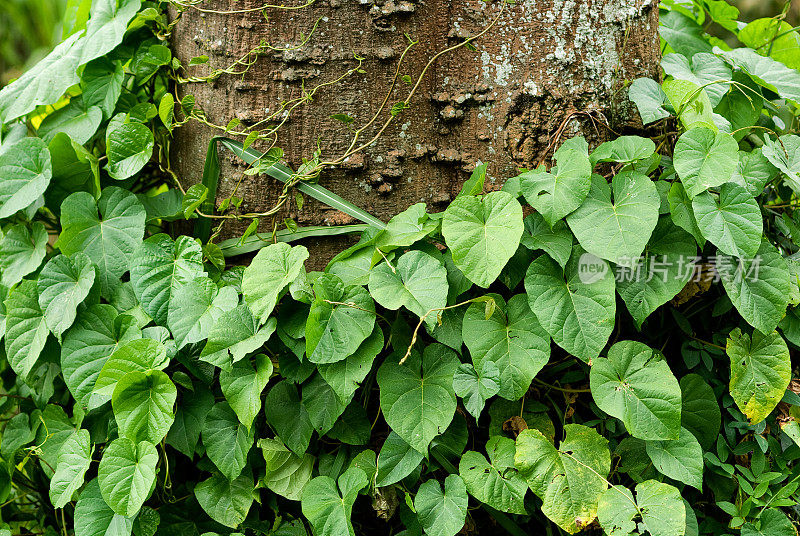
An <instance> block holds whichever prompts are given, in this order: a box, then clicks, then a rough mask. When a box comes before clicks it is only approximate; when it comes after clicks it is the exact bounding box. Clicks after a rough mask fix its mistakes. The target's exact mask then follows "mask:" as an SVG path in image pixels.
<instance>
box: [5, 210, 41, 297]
mask: <svg viewBox="0 0 800 536" xmlns="http://www.w3.org/2000/svg"><path fill="white" fill-rule="evenodd" d="M46 254H47V230H46V229H45V227H44V225H42V224H41V223H39V222H38V221H37V222H33V223H32V224H31V225H30V226H27V225H24V224H17V225H12V226H10V227H8V228H7V229H6V231H5V236H3V237H2V238H0V284H2V285H3V286H5V287H9V288H10V287H13V286H14V285H16V284H17V283H19V282H20V281H22V278H23V277H25V276H26V275H28V274H29V273H31V272H33V271H35V270H36V269H37V268H39V265H41V264H42V260H43V259H44V256H45V255H46Z"/></svg>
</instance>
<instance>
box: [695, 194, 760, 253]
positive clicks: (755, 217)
mask: <svg viewBox="0 0 800 536" xmlns="http://www.w3.org/2000/svg"><path fill="white" fill-rule="evenodd" d="M692 209H693V210H694V216H695V218H696V220H697V226H698V227H699V228H700V231H701V232H702V233H703V236H704V237H705V238H706V239H708V241H709V242H711V243H712V244H714V245H715V246H717V247H718V248H719V250H720V251H721V252H723V253H725V254H726V255H734V256H736V257H753V256H754V255H755V254H756V253H757V252H758V248H759V247H760V246H761V233H762V230H763V228H762V222H761V209H760V208H758V203H757V202H756V200H755V199H753V197H752V196H751V195H750V194H749V193H748V191H747V190H745V189H744V188H743V187H741V186H739V185H738V184H735V183H732V182H727V183H725V184H723V185H722V186H721V187H720V189H719V196H718V197H717V196H714V195H713V194H711V193H709V192H702V193H700V194H698V195H697V196H695V198H694V199H693V200H692Z"/></svg>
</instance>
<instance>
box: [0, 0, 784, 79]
mask: <svg viewBox="0 0 800 536" xmlns="http://www.w3.org/2000/svg"><path fill="white" fill-rule="evenodd" d="M231 1H232V3H234V4H235V3H237V2H240V1H242V0H231ZM522 1H525V0H522ZM685 1H686V3H688V4H691V3H692V2H691V0H685ZM728 3H729V4H731V5H733V6H735V7H736V8H738V9H739V11H740V12H741V17H740V19H741V20H744V21H752V20H755V19H758V18H762V17H771V16H774V14H775V13H782V14H783V15H782V16H783V17H785V21H786V22H787V23H788V24H790V25H791V26H792V27H797V26H799V25H800V0H728ZM90 5H91V0H0V87H2V86H3V85H5V84H7V83H8V82H10V81H11V80H13V79H14V78H16V77H18V76H19V75H20V74H21V73H22V72H23V71H24V70H25V69H26V67H29V66H31V65H33V64H34V63H36V62H37V61H38V60H39V59H41V58H42V57H43V56H44V55H45V54H47V52H49V51H50V50H51V49H52V48H53V47H54V46H55V45H56V44H58V43H59V42H60V41H61V40H62V39H63V38H64V37H66V35H65V33H68V32H69V30H66V31H65V30H64V28H70V27H72V26H74V24H72V23H73V22H74V21H71V20H66V21H65V20H64V17H65V16H66V17H67V18H68V19H74V18H75V17H80V16H81V13H82V12H84V10H85V11H86V12H88V9H89V7H90ZM727 36H730V34H727Z"/></svg>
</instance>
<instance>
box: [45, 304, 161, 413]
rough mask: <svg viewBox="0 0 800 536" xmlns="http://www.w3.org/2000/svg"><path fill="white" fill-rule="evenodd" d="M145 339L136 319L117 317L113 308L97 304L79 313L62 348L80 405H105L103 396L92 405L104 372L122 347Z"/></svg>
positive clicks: (70, 383)
mask: <svg viewBox="0 0 800 536" xmlns="http://www.w3.org/2000/svg"><path fill="white" fill-rule="evenodd" d="M141 337H142V332H141V330H139V328H138V326H137V324H136V320H135V319H134V318H133V317H132V316H128V315H117V311H116V309H114V307H113V306H111V305H106V304H95V305H91V306H89V307H87V308H86V309H83V310H82V311H81V312H80V313H78V317H77V319H76V320H75V323H74V324H73V326H72V327H71V328H70V329H69V330H68V331H67V332H66V333H65V334H64V340H63V343H62V345H61V370H62V372H63V374H64V382H65V383H66V384H67V387H68V388H69V390H70V392H71V393H72V396H73V397H74V398H75V403H76V405H78V406H79V407H82V408H84V409H87V408H89V407H97V406H99V405H100V404H101V403H102V402H101V401H100V397H95V399H96V400H95V401H94V403H92V402H90V399H91V398H92V391H93V389H94V385H95V383H96V381H97V376H98V374H100V370H101V369H102V368H103V365H104V364H105V363H106V360H107V359H108V357H109V356H110V355H112V354H113V353H114V352H116V351H117V349H118V348H119V347H120V346H122V345H123V344H125V343H126V342H128V341H131V340H133V339H139V338H141ZM147 344H150V343H147ZM112 392H113V390H112ZM105 400H108V397H105Z"/></svg>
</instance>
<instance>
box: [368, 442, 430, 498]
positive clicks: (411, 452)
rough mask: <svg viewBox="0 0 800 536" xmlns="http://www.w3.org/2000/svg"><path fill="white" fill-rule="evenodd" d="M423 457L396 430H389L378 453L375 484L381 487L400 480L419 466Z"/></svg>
mask: <svg viewBox="0 0 800 536" xmlns="http://www.w3.org/2000/svg"><path fill="white" fill-rule="evenodd" d="M424 457H425V455H424V454H422V453H421V452H419V451H417V450H415V449H414V448H413V447H412V446H411V445H409V444H408V443H407V442H406V441H405V440H403V438H402V437H400V436H399V435H397V432H390V433H389V437H387V438H386V441H384V442H383V446H382V447H381V450H380V452H379V453H378V461H377V465H378V473H377V476H376V477H375V485H376V486H377V487H379V488H383V487H386V486H390V485H392V484H396V483H397V482H400V481H401V480H403V479H404V478H405V477H407V476H408V475H410V474H411V473H412V472H414V469H416V468H417V467H419V464H420V463H421V462H422V460H423V458H424Z"/></svg>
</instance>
